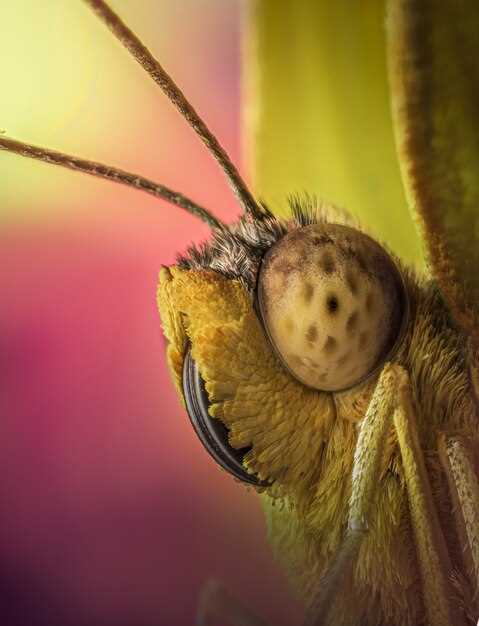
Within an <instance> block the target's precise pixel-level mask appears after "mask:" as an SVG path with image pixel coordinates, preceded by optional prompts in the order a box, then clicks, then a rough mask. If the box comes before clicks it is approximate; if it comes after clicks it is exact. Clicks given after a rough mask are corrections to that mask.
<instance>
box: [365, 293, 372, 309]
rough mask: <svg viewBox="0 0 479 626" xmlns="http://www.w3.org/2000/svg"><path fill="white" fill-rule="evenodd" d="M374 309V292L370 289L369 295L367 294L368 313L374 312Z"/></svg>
mask: <svg viewBox="0 0 479 626" xmlns="http://www.w3.org/2000/svg"><path fill="white" fill-rule="evenodd" d="M373 310H374V296H373V294H372V292H371V291H370V292H369V293H368V295H367V296H366V311H367V312H368V313H372V312H373Z"/></svg>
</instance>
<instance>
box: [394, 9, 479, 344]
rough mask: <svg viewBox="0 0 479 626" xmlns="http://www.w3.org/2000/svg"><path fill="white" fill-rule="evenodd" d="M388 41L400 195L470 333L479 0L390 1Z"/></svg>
mask: <svg viewBox="0 0 479 626" xmlns="http://www.w3.org/2000/svg"><path fill="white" fill-rule="evenodd" d="M388 48H389V66H390V75H391V91H392V98H393V100H392V101H393V111H394V122H395V128H396V137H397V142H398V150H399V156H400V161H401V167H402V174H403V177H404V181H405V185H406V189H407V192H408V200H409V203H410V206H411V209H412V212H413V214H414V215H415V217H416V219H417V223H418V225H419V230H420V232H421V235H422V238H423V242H424V244H425V248H426V254H427V260H428V263H429V265H430V267H431V271H432V273H433V275H434V276H435V278H436V279H437V281H438V283H439V285H440V287H441V290H442V292H443V294H444V296H445V298H446V299H447V302H448V304H449V307H450V309H451V311H452V313H453V315H454V317H455V319H456V321H457V322H458V323H459V324H460V325H462V327H463V328H464V329H465V330H466V331H467V332H469V333H471V334H472V335H475V336H476V339H477V335H478V334H479V332H478V331H479V324H478V321H479V2H477V1H476V0H445V1H442V0H436V1H434V0H407V1H406V0H394V1H392V2H390V5H389V16H388Z"/></svg>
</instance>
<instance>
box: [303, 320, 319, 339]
mask: <svg viewBox="0 0 479 626" xmlns="http://www.w3.org/2000/svg"><path fill="white" fill-rule="evenodd" d="M317 338H318V329H317V328H316V326H315V325H314V324H311V326H310V327H309V328H308V330H307V331H306V341H308V342H309V343H314V342H315V341H316V339H317Z"/></svg>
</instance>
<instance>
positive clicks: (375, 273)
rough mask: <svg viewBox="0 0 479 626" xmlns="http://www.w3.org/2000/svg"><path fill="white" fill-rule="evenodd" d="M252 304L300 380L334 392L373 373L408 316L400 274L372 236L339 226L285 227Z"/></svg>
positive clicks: (266, 262)
mask: <svg viewBox="0 0 479 626" xmlns="http://www.w3.org/2000/svg"><path fill="white" fill-rule="evenodd" d="M257 298H258V304H259V309H260V313H261V317H262V320H263V324H264V326H265V329H266V332H267V334H268V336H269V338H270V341H271V343H272V345H273V347H274V349H275V351H276V353H277V355H278V356H279V358H280V359H281V360H282V362H283V363H284V365H285V366H286V367H287V369H288V370H289V371H290V372H291V374H292V375H293V376H294V377H295V378H297V379H298V380H300V381H301V382H302V383H304V384H305V385H307V386H309V387H313V388H314V389H320V390H323V391H340V390H343V389H347V388H349V387H352V386H353V385H356V384H357V383H359V382H361V381H362V380H364V379H365V378H367V377H368V376H369V375H370V374H372V373H373V372H375V371H376V370H377V369H378V368H379V367H380V366H381V365H382V363H384V361H385V360H386V359H387V357H388V356H389V355H390V354H391V352H392V351H393V350H394V347H395V345H397V343H398V341H399V339H400V336H401V335H402V330H403V329H404V327H405V325H406V321H407V312H408V305H407V298H406V292H405V287H404V283H403V280H402V276H401V274H400V272H399V270H398V268H397V267H396V265H395V263H394V262H393V260H392V259H391V257H390V256H389V254H388V253H387V252H386V251H385V250H384V248H382V247H381V246H380V245H379V244H378V243H377V242H376V241H374V240H373V239H371V237H369V236H367V235H365V234H364V233H361V232H360V231H358V230H355V229H353V228H350V227H348V226H342V225H339V224H311V225H309V226H305V227H303V228H299V229H297V230H294V231H291V232H290V233H288V234H287V235H285V236H284V237H283V238H282V239H281V240H280V241H279V242H278V243H276V244H275V245H273V246H272V247H271V248H270V250H269V251H268V252H267V254H266V255H265V257H264V259H263V262H262V266H261V270H260V273H259V279H258V293H257Z"/></svg>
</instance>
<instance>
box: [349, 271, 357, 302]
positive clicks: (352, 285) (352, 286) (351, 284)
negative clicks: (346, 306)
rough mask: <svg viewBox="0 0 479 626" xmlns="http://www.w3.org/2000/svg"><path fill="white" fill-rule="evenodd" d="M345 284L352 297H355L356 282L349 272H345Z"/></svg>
mask: <svg viewBox="0 0 479 626" xmlns="http://www.w3.org/2000/svg"><path fill="white" fill-rule="evenodd" d="M346 283H347V285H348V287H349V290H350V291H351V293H352V294H353V296H355V295H356V294H357V293H358V281H357V278H356V276H355V275H354V274H353V272H351V270H347V272H346Z"/></svg>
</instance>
